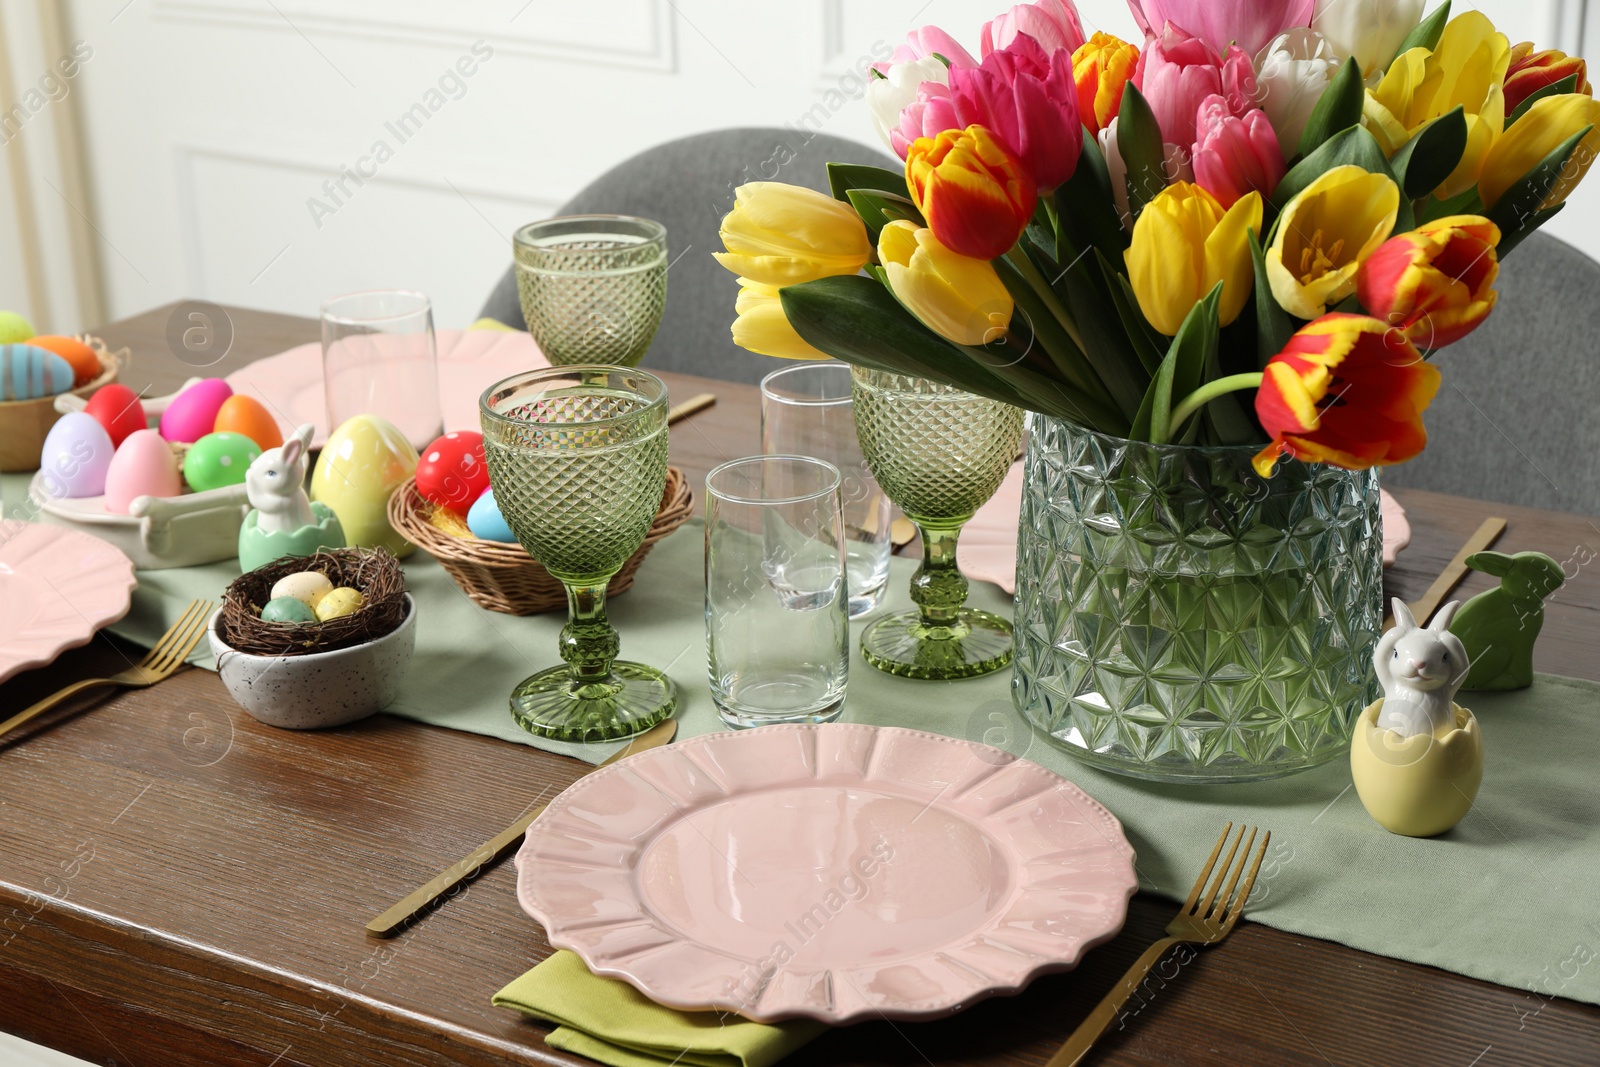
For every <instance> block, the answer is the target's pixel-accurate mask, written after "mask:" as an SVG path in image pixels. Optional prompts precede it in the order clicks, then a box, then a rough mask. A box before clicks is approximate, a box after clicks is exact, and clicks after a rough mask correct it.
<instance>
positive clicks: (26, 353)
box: [0, 344, 72, 400]
mask: <svg viewBox="0 0 1600 1067" xmlns="http://www.w3.org/2000/svg"><path fill="white" fill-rule="evenodd" d="M71 388H72V364H70V363H68V362H67V361H66V360H64V359H62V358H61V357H60V356H58V355H56V354H55V353H54V352H51V351H48V350H46V349H43V348H35V347H34V346H33V345H21V344H10V345H0V400H35V399H38V398H39V397H42V396H55V395H56V394H57V393H64V392H66V391H67V390H68V389H71Z"/></svg>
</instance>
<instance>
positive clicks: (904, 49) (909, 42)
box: [872, 26, 978, 74]
mask: <svg viewBox="0 0 1600 1067" xmlns="http://www.w3.org/2000/svg"><path fill="white" fill-rule="evenodd" d="M931 55H941V56H944V58H946V59H948V60H949V61H950V65H951V66H952V67H976V66H977V65H978V61H977V60H976V59H973V58H972V53H971V52H968V51H967V50H966V49H965V48H963V47H962V46H961V42H959V41H957V40H956V39H955V38H954V37H952V36H950V35H949V34H948V33H946V32H944V31H943V30H941V29H940V28H939V27H937V26H923V27H922V28H921V29H917V30H912V31H911V32H910V33H908V34H906V40H905V43H904V44H902V45H900V46H899V47H898V48H896V49H895V50H894V54H893V55H891V56H890V57H889V58H888V59H887V60H886V61H885V62H882V63H874V64H872V68H873V69H874V70H876V71H878V72H880V73H882V74H887V73H889V68H890V67H892V66H894V65H895V64H896V63H908V62H910V61H911V60H914V59H926V58H928V57H929V56H931Z"/></svg>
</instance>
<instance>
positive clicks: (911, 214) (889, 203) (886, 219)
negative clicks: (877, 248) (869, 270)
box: [845, 189, 927, 245]
mask: <svg viewBox="0 0 1600 1067" xmlns="http://www.w3.org/2000/svg"><path fill="white" fill-rule="evenodd" d="M845 196H846V197H847V198H848V199H849V201H850V206H851V207H853V208H855V209H856V214H858V215H860V216H861V221H862V222H864V223H866V224H867V231H868V232H869V233H870V234H871V235H872V243H873V244H874V245H876V244H877V243H878V234H879V233H880V232H882V230H883V228H884V227H885V226H887V225H889V223H891V222H894V221H896V220H898V219H906V220H908V221H910V222H914V223H916V224H917V225H918V226H925V225H927V223H925V222H923V220H922V212H920V211H918V210H917V206H916V205H915V204H913V203H912V202H911V200H910V198H909V197H904V196H899V195H896V194H895V193H883V192H873V191H871V190H868V189H850V190H847V191H846V193H845Z"/></svg>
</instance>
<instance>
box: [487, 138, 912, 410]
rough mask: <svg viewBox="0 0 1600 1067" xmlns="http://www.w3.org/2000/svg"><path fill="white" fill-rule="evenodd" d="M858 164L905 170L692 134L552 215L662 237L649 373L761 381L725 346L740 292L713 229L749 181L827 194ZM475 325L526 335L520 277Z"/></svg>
mask: <svg viewBox="0 0 1600 1067" xmlns="http://www.w3.org/2000/svg"><path fill="white" fill-rule="evenodd" d="M831 161H837V162H842V163H864V164H872V165H876V166H882V167H888V168H890V169H893V170H899V169H901V164H900V163H899V162H898V161H897V160H895V159H894V158H893V157H892V156H889V155H886V154H885V153H883V152H882V151H880V150H878V149H874V148H869V147H867V146H866V145H862V144H858V143H856V142H855V141H846V140H844V139H843V138H839V137H834V136H831V135H829V134H825V133H817V132H815V131H812V130H808V129H805V128H800V129H777V128H772V129H737V130H717V131H714V132H711V133H701V134H695V135H693V136H691V137H685V138H683V139H681V140H677V141H669V142H668V143H666V144H662V145H657V146H656V147H654V148H648V149H646V150H645V151H643V152H640V153H639V154H638V155H636V156H634V157H633V158H631V159H628V160H626V161H624V162H622V163H619V164H617V165H616V166H615V167H613V168H612V169H611V170H609V171H607V172H606V173H605V174H603V175H601V176H600V177H599V178H597V179H595V180H594V181H593V182H591V183H590V184H589V185H588V187H586V188H585V189H584V190H583V191H582V192H580V193H579V194H578V195H577V196H575V197H573V198H572V199H571V200H570V201H568V202H567V203H566V204H564V205H563V206H562V207H561V209H560V210H559V211H557V214H558V215H585V214H594V213H607V214H618V215H642V216H644V217H645V218H651V219H655V220H656V221H658V222H660V223H662V224H663V225H665V226H666V228H667V243H668V253H667V254H668V256H669V257H670V262H671V263H672V268H671V271H670V272H669V273H668V275H667V310H666V313H665V314H664V315H663V316H662V319H661V329H660V330H659V331H658V332H657V334H656V337H655V341H654V343H652V344H651V346H650V351H649V352H647V353H646V354H645V357H644V359H643V360H642V361H641V363H640V365H641V366H643V367H645V368H646V369H657V370H667V371H677V372H680V373H683V374H700V375H704V376H706V377H708V378H721V379H724V380H727V381H737V382H750V383H755V382H758V381H760V380H761V379H762V378H763V377H764V376H765V375H766V374H768V373H769V372H770V371H772V370H774V369H775V368H776V367H777V366H778V361H777V360H774V359H772V358H771V357H768V356H758V355H756V354H755V353H753V352H746V351H745V350H744V349H742V348H739V347H738V346H736V345H735V344H734V343H733V341H732V339H731V337H730V327H731V326H732V323H733V317H734V315H733V302H734V298H735V297H736V296H737V295H738V291H739V286H738V284H737V282H736V281H735V280H734V277H733V275H732V274H729V273H728V272H727V271H726V270H724V269H723V268H722V267H721V266H719V265H718V264H717V262H716V260H714V259H712V258H711V253H712V252H715V251H719V250H720V249H721V248H722V243H721V241H720V240H718V238H717V226H718V224H719V223H720V222H721V221H722V216H723V215H725V214H727V213H728V212H729V211H731V210H732V209H733V191H734V189H735V188H737V187H738V186H740V185H743V184H744V183H746V182H752V181H780V182H787V183H789V184H791V185H804V186H808V187H810V188H812V189H819V190H823V191H826V189H827V185H828V178H827V172H826V170H825V169H824V164H826V163H828V162H831ZM481 315H482V316H484V317H487V318H492V319H497V320H499V321H500V322H503V323H505V324H506V325H508V326H515V327H516V328H518V329H525V328H526V326H525V324H524V322H523V318H522V309H521V307H520V306H519V304H518V302H517V284H516V276H515V274H514V273H513V271H512V270H507V271H506V274H505V276H504V277H502V278H501V279H500V283H499V284H498V285H497V286H495V290H494V292H493V293H492V294H491V295H490V297H489V300H488V303H486V304H485V305H484V308H483V311H482V312H481Z"/></svg>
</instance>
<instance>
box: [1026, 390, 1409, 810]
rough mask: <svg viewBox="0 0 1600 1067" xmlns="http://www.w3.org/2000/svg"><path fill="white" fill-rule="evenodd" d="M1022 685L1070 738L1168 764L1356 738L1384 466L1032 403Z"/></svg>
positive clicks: (1043, 717) (1239, 762)
mask: <svg viewBox="0 0 1600 1067" xmlns="http://www.w3.org/2000/svg"><path fill="white" fill-rule="evenodd" d="M1031 425H1032V433H1031V436H1030V440H1029V444H1028V453H1027V464H1026V481H1025V485H1024V489H1023V498H1022V521H1021V527H1020V530H1019V532H1018V542H1017V593H1016V618H1015V626H1016V638H1015V639H1016V662H1015V673H1014V675H1013V679H1012V699H1013V700H1014V701H1015V703H1016V705H1017V708H1018V710H1019V711H1021V713H1022V714H1023V715H1024V716H1025V717H1026V718H1027V719H1028V720H1029V721H1031V722H1032V723H1033V724H1034V725H1035V726H1037V727H1039V728H1040V729H1041V730H1042V731H1044V732H1045V733H1046V734H1048V735H1049V736H1050V737H1051V738H1052V739H1053V740H1054V741H1055V742H1056V743H1057V744H1058V745H1060V746H1061V747H1062V748H1064V749H1066V750H1067V751H1068V752H1069V753H1071V754H1072V755H1073V756H1075V757H1077V758H1078V759H1080V760H1082V761H1084V762H1085V763H1090V764H1093V765H1094V766H1097V767H1102V768H1104V769H1106V770H1110V771H1115V772H1118V773H1120V774H1126V775H1131V776H1133V777H1136V778H1146V779H1151V780H1155V781H1165V782H1240V781H1249V780H1253V779H1261V778H1276V777H1280V776H1282V775H1285V774H1292V773H1294V772H1296V771H1301V770H1305V769H1307V768H1310V767H1315V766H1317V765H1318V764H1321V763H1326V762H1327V761H1329V760H1331V759H1333V758H1335V757H1336V756H1338V755H1340V754H1341V753H1343V752H1345V751H1346V749H1347V748H1348V745H1349V739H1350V730H1351V727H1352V726H1353V724H1354V722H1355V719H1356V716H1357V715H1358V714H1359V713H1360V711H1361V709H1362V708H1363V707H1365V706H1366V704H1367V703H1368V702H1369V701H1370V700H1371V699H1373V698H1374V697H1375V696H1376V695H1377V694H1376V688H1375V683H1374V682H1373V680H1372V667H1371V656H1372V649H1373V646H1374V644H1375V643H1376V641H1377V636H1378V628H1379V624H1380V619H1381V604H1382V596H1383V590H1382V583H1383V571H1382V541H1383V539H1382V536H1381V529H1380V526H1379V523H1380V518H1379V511H1378V480H1377V476H1376V474H1374V473H1373V472H1372V471H1364V472H1352V471H1345V470H1339V469H1337V468H1333V467H1325V466H1320V465H1314V464H1302V463H1296V462H1284V463H1282V464H1281V465H1280V466H1279V469H1278V472H1277V474H1276V476H1275V477H1273V478H1272V479H1270V480H1267V479H1263V478H1260V477H1258V476H1257V475H1256V474H1255V472H1254V471H1253V470H1252V469H1251V467H1250V457H1251V455H1252V454H1253V453H1254V452H1255V449H1253V448H1198V447H1190V446H1181V445H1169V446H1159V447H1158V446H1153V445H1148V444H1141V443H1138V442H1131V441H1125V440H1121V439H1119V438H1113V437H1107V436H1104V435H1102V434H1097V433H1093V432H1090V431H1086V430H1082V429H1079V428H1078V427H1075V426H1071V425H1069V424H1067V423H1064V422H1061V421H1060V420H1057V419H1050V418H1045V417H1043V416H1034V417H1033V421H1032V424H1031Z"/></svg>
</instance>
